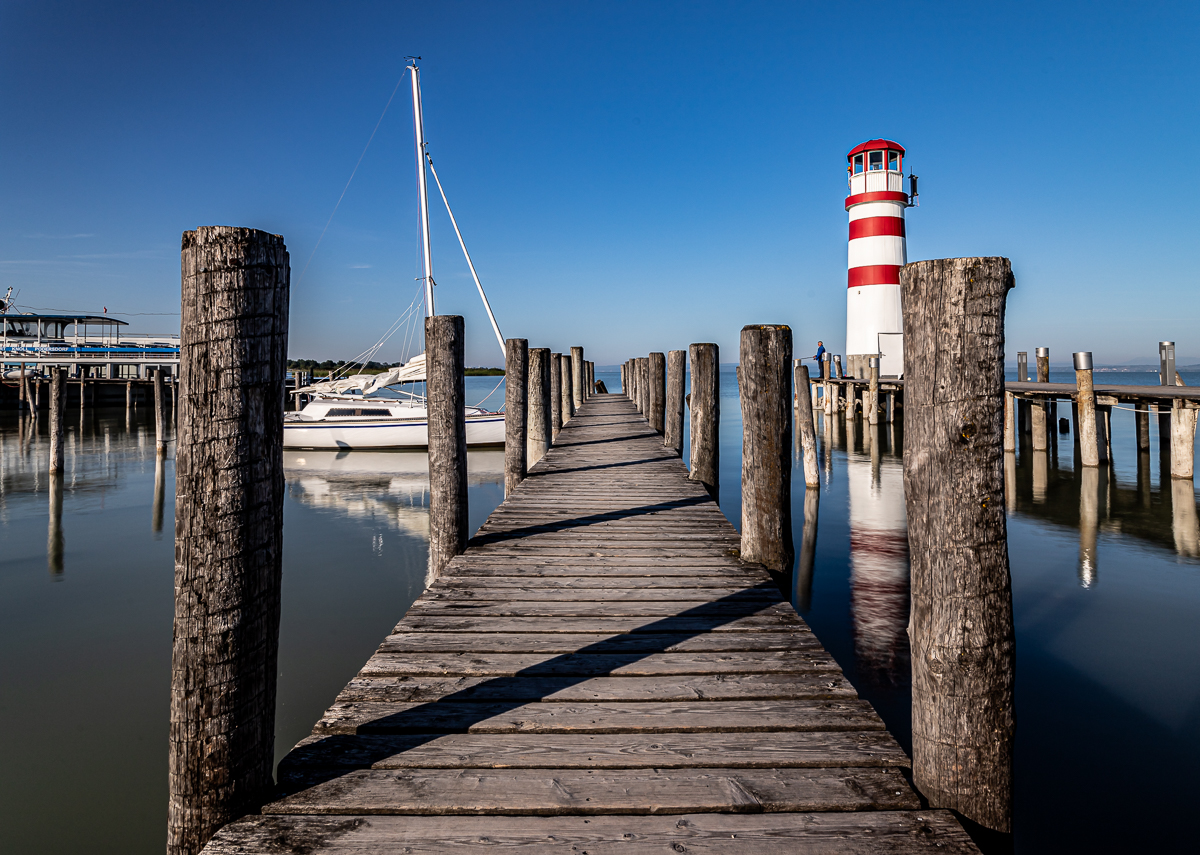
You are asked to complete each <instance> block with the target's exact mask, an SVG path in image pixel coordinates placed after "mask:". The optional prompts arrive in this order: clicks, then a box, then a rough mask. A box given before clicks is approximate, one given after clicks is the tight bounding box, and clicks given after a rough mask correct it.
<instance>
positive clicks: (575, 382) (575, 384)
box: [571, 346, 587, 415]
mask: <svg viewBox="0 0 1200 855" xmlns="http://www.w3.org/2000/svg"><path fill="white" fill-rule="evenodd" d="M583 370H584V369H583V348H582V347H579V346H575V347H572V348H571V413H572V415H574V413H575V411H576V410H578V409H579V408H580V407H582V406H583V402H584V401H586V400H587V390H586V389H584V388H583Z"/></svg>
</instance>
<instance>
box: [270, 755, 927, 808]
mask: <svg viewBox="0 0 1200 855" xmlns="http://www.w3.org/2000/svg"><path fill="white" fill-rule="evenodd" d="M920 806H921V803H920V800H919V799H918V798H917V796H916V794H915V793H914V792H913V791H912V790H911V789H910V788H909V787H908V786H907V785H906V783H905V780H904V777H903V776H902V775H901V774H900V772H898V771H897V770H895V769H880V768H872V767H868V768H857V767H836V768H790V769H729V768H716V769H703V768H702V769H673V770H669V771H665V772H656V771H651V770H641V769H609V770H595V771H593V770H586V771H584V770H572V769H553V770H542V769H462V770H459V771H458V772H456V773H455V774H453V775H449V774H447V775H429V774H425V773H424V772H423V771H421V770H417V771H409V770H393V769H381V770H367V769H356V770H351V771H349V772H346V773H345V774H343V775H340V776H338V777H337V778H335V779H334V780H332V781H329V782H327V783H321V784H317V785H315V786H312V787H309V788H308V789H305V790H301V791H300V792H298V793H295V794H294V795H291V796H287V797H285V798H283V799H280V800H279V801H277V802H272V803H270V804H267V805H264V806H263V813H266V814H271V813H306V814H390V815H421V814H426V815H428V814H435V815H468V816H469V815H471V814H489V815H493V816H495V815H499V816H504V815H513V814H520V815H525V816H530V815H532V816H555V815H560V814H571V815H574V816H594V815H596V814H606V813H621V814H632V815H635V816H636V815H640V814H664V813H699V812H707V811H732V812H738V813H741V812H754V813H759V812H777V811H820V810H889V809H890V810H897V809H908V810H916V809H918V808H920Z"/></svg>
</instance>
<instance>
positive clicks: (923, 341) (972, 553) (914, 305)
mask: <svg viewBox="0 0 1200 855" xmlns="http://www.w3.org/2000/svg"><path fill="white" fill-rule="evenodd" d="M900 283H901V288H902V290H903V301H904V302H903V305H904V378H905V386H904V402H905V414H904V443H905V449H904V494H905V506H906V509H907V513H908V541H909V550H910V556H911V557H910V560H911V567H912V570H911V572H912V613H911V618H910V622H909V639H910V642H911V645H912V669H913V702H912V713H913V778H914V782H915V783H916V786H917V789H919V790H920V791H921V792H922V793H923V794H924V795H925V797H926V798H927V799H928V800H929V803H930V805H932V806H934V807H948V808H953V809H954V810H957V811H959V812H960V813H962V814H963V815H964V816H967V817H968V818H970V819H972V820H974V821H975V822H977V823H979V824H980V825H983V826H986V827H987V828H991V829H994V830H997V831H1002V832H1007V831H1011V828H1012V825H1011V823H1012V783H1013V766H1012V762H1013V736H1014V731H1015V725H1016V722H1015V717H1014V712H1013V682H1014V643H1013V615H1012V590H1011V583H1010V580H1009V568H1008V541H1007V523H1006V518H1005V506H1004V452H1003V430H1004V411H1003V402H1004V304H1005V299H1006V295H1007V294H1008V291H1009V289H1010V288H1012V287H1013V276H1012V269H1011V267H1010V265H1009V262H1008V259H1006V258H953V259H942V260H938V261H922V262H917V263H915V264H909V265H906V266H905V267H903V268H902V269H901V271H900Z"/></svg>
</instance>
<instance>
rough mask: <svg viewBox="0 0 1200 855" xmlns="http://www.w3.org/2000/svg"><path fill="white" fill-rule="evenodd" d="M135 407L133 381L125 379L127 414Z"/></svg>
mask: <svg viewBox="0 0 1200 855" xmlns="http://www.w3.org/2000/svg"><path fill="white" fill-rule="evenodd" d="M132 409H133V381H132V380H126V381H125V414H126V415H128V414H129V412H130V411H131V410H132Z"/></svg>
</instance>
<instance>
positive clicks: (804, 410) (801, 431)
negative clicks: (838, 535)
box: [792, 359, 821, 525]
mask: <svg viewBox="0 0 1200 855" xmlns="http://www.w3.org/2000/svg"><path fill="white" fill-rule="evenodd" d="M792 370H793V372H794V374H795V381H796V382H795V384H794V385H795V387H796V433H797V434H798V435H799V436H800V448H801V451H802V453H803V455H804V486H805V487H820V486H821V473H820V468H819V466H818V465H817V431H816V425H815V424H814V422H813V419H814V416H813V402H812V387H811V384H810V383H809V380H808V366H807V365H805V364H804V363H803V362H802V361H801V360H799V359H797V360H796V361H795V362H794V363H793V369H792ZM805 507H806V508H807V505H806V506H805ZM805 524H806V525H807V517H806V518H805Z"/></svg>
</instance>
